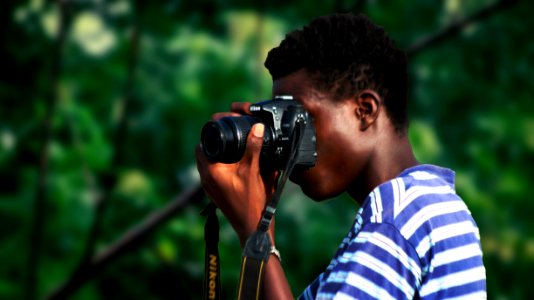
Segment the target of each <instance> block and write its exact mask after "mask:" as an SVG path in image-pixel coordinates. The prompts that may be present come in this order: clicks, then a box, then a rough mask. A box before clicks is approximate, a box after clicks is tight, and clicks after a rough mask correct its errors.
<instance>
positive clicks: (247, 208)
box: [196, 106, 293, 299]
mask: <svg viewBox="0 0 534 300" xmlns="http://www.w3.org/2000/svg"><path fill="white" fill-rule="evenodd" d="M240 108H242V106H240ZM232 110H234V111H238V110H237V109H236V108H235V107H234V106H233V107H232ZM239 112H241V111H239ZM226 115H235V114H231V113H219V114H215V115H214V118H215V119H219V118H221V117H223V116H226ZM263 131H264V126H263V125H262V124H256V125H254V126H253V127H252V130H251V131H250V134H249V136H248V139H247V148H246V151H245V154H244V155H243V158H242V159H241V161H239V162H237V163H235V164H222V163H211V162H209V161H208V160H207V159H206V157H205V156H204V154H203V153H202V151H201V149H200V147H197V149H196V159H197V169H198V171H199V174H200V177H201V182H202V186H203V187H204V190H205V191H206V193H207V194H208V195H209V196H210V198H211V199H212V200H213V201H214V202H215V204H217V206H218V207H219V208H220V209H221V211H222V212H223V214H224V215H225V216H226V218H227V219H228V221H229V222H230V224H231V225H232V227H233V228H234V230H235V231H236V233H237V235H238V237H239V239H240V241H241V245H244V242H245V241H246V240H247V238H248V237H249V236H250V235H251V234H252V233H253V232H254V231H255V230H256V227H257V225H258V223H259V220H260V219H261V214H262V212H263V210H264V208H265V206H266V204H267V199H270V197H271V195H272V194H273V191H274V179H275V174H271V175H269V176H267V177H262V176H261V175H260V172H259V156H260V150H261V146H262V142H263ZM272 227H273V226H271V229H270V230H269V234H270V236H271V239H272V241H273V242H274V230H273V229H272ZM263 292H264V299H293V295H292V293H291V289H290V287H289V284H288V282H287V279H286V277H285V274H284V270H283V268H282V266H281V264H280V262H279V261H278V259H277V258H276V257H274V256H272V255H271V257H270V259H269V261H268V263H267V266H266V268H265V273H264V283H263Z"/></svg>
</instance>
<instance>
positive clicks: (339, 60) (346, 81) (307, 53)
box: [265, 14, 408, 134]
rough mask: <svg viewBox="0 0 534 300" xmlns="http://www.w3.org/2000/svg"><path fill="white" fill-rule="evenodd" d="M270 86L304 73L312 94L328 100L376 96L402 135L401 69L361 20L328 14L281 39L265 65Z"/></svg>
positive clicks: (384, 40)
mask: <svg viewBox="0 0 534 300" xmlns="http://www.w3.org/2000/svg"><path fill="white" fill-rule="evenodd" d="M265 67H266V68H267V69H268V70H269V72H270V73H271V76H272V77H273V80H277V79H280V78H283V77H285V76H287V75H289V74H291V73H293V72H295V71H297V70H300V69H304V70H306V72H307V73H308V75H309V76H310V78H311V79H312V80H313V83H314V86H315V88H316V89H317V90H318V91H321V92H325V93H328V94H330V95H331V96H332V98H333V99H334V100H339V99H342V98H350V97H354V96H355V95H357V94H358V92H359V91H362V90H364V89H372V90H374V91H376V92H377V93H378V94H379V95H380V97H381V99H382V101H383V105H384V106H385V108H386V111H387V114H388V116H389V117H390V119H391V122H392V124H393V126H394V128H395V130H396V131H397V132H398V133H400V134H402V133H404V132H405V130H406V127H407V124H408V119H407V84H408V83H407V81H408V79H407V64H406V55H405V54H404V52H402V51H400V50H399V49H397V48H396V47H395V45H394V42H393V41H392V40H391V39H390V38H389V37H388V35H387V34H386V32H385V31H384V30H383V29H382V28H381V27H378V26H376V25H375V24H373V23H372V22H371V21H370V20H369V19H368V18H367V17H366V16H363V15H357V16H355V15H353V14H334V15H329V16H325V17H319V18H317V19H314V20H313V21H311V22H310V24H309V25H307V26H305V27H304V28H303V29H302V30H295V31H293V32H291V33H289V34H287V35H286V37H285V39H284V40H283V41H282V42H281V43H280V45H279V46H278V47H276V48H273V49H272V50H271V51H270V52H269V55H268V56H267V59H266V61H265Z"/></svg>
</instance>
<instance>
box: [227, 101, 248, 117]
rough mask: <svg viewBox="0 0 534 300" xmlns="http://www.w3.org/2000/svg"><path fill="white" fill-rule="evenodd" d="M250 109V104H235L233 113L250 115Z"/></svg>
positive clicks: (233, 104)
mask: <svg viewBox="0 0 534 300" xmlns="http://www.w3.org/2000/svg"><path fill="white" fill-rule="evenodd" d="M249 108H250V102H233V103H232V106H231V111H232V112H235V113H238V114H242V115H250V110H249Z"/></svg>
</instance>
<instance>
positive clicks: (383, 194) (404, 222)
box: [361, 165, 478, 258]
mask: <svg viewBox="0 0 534 300" xmlns="http://www.w3.org/2000/svg"><path fill="white" fill-rule="evenodd" d="M361 218H362V222H364V223H365V222H370V223H388V224H391V225H392V226H393V227H395V228H396V229H397V230H398V231H399V232H400V234H401V235H402V236H403V237H404V238H405V239H406V240H407V241H408V242H409V243H410V244H412V245H413V247H414V248H415V249H417V250H418V254H419V256H420V257H421V258H422V257H424V254H425V252H426V250H428V249H426V248H427V246H423V244H421V243H427V244H428V240H429V239H430V238H431V235H434V236H435V235H438V234H440V235H441V234H442V233H443V232H459V231H458V230H459V229H462V230H461V232H463V231H470V232H473V233H475V236H474V237H475V238H477V235H478V229H477V228H476V224H475V222H474V220H473V218H472V217H471V213H470V211H469V209H468V208H467V206H466V205H465V203H464V201H463V200H462V199H461V198H460V197H459V196H458V195H457V194H456V191H455V187H454V172H453V171H451V170H449V169H445V168H441V167H437V166H432V165H419V166H416V167H414V168H410V169H407V170H405V171H404V172H402V173H401V174H400V175H399V176H398V177H396V178H394V179H392V180H390V181H387V182H385V183H383V184H381V185H380V186H378V187H377V188H375V189H374V190H373V191H372V192H371V193H370V194H369V196H368V199H367V200H366V201H365V202H364V205H363V206H362V215H361ZM451 230H452V231H451ZM418 247H419V248H418Z"/></svg>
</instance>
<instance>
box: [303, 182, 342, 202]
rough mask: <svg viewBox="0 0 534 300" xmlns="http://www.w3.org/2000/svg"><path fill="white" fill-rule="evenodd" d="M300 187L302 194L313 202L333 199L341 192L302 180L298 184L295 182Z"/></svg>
mask: <svg viewBox="0 0 534 300" xmlns="http://www.w3.org/2000/svg"><path fill="white" fill-rule="evenodd" d="M295 183H296V184H298V185H299V186H300V189H301V190H302V192H303V193H304V194H305V195H306V196H308V197H309V198H311V199H312V200H313V201H316V202H321V201H324V200H327V199H330V198H333V197H335V196H337V195H339V194H341V193H342V192H343V191H340V192H338V191H337V190H334V189H332V188H329V187H328V186H326V185H324V184H317V183H314V182H312V181H306V180H302V181H300V182H295Z"/></svg>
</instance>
